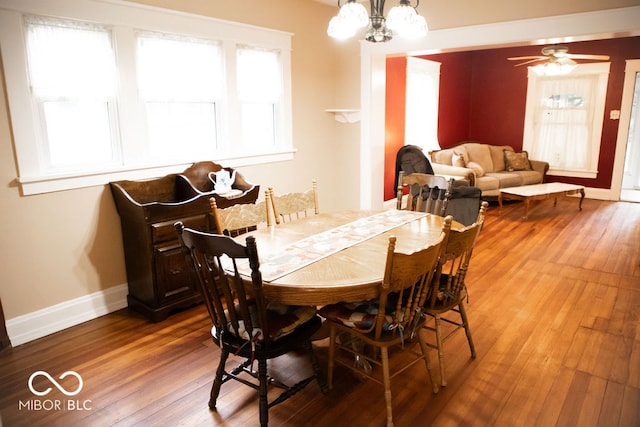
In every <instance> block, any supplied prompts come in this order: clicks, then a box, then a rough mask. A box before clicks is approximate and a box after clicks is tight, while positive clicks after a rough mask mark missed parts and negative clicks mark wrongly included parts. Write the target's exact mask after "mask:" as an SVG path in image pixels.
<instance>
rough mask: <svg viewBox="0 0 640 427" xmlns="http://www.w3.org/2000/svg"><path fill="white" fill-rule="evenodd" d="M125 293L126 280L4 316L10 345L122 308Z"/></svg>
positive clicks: (126, 290)
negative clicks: (47, 305)
mask: <svg viewBox="0 0 640 427" xmlns="http://www.w3.org/2000/svg"><path fill="white" fill-rule="evenodd" d="M128 292H129V289H128V286H127V284H126V283H125V284H124V285H118V286H114V287H111V288H109V289H105V290H104V291H99V292H94V293H92V294H89V295H85V296H83V297H80V298H76V299H73V300H70V301H65V302H62V303H60V304H56V305H53V306H51V307H47V308H44V309H42V310H38V311H34V312H32V313H28V314H25V315H22V316H18V317H14V318H12V319H7V321H6V325H7V333H8V334H9V339H10V340H11V345H12V346H14V347H15V346H18V345H20V344H24V343H27V342H29V341H33V340H35V339H38V338H42V337H44V336H46V335H49V334H52V333H54V332H58V331H61V330H63V329H66V328H69V327H71V326H75V325H78V324H80V323H83V322H86V321H87V320H91V319H95V318H96V317H100V316H104V315H105V314H108V313H111V312H113V311H116V310H120V309H122V308H125V307H126V306H127V293H128Z"/></svg>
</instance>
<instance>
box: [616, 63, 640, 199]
mask: <svg viewBox="0 0 640 427" xmlns="http://www.w3.org/2000/svg"><path fill="white" fill-rule="evenodd" d="M629 71H630V70H629ZM629 119H630V120H629V135H628V137H627V149H626V154H625V158H624V168H623V169H624V170H623V174H622V189H621V191H620V200H622V201H627V202H638V203H640V72H639V71H636V72H635V79H634V88H633V98H632V101H631V114H630V117H629Z"/></svg>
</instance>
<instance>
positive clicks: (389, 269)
mask: <svg viewBox="0 0 640 427" xmlns="http://www.w3.org/2000/svg"><path fill="white" fill-rule="evenodd" d="M451 221H452V218H451V217H447V218H445V222H444V225H443V229H442V232H441V235H440V239H439V241H438V242H437V243H435V244H433V245H431V246H428V247H425V248H422V249H420V250H417V251H415V252H413V253H410V254H404V253H400V252H396V250H395V246H396V238H395V237H394V236H391V237H390V238H389V246H388V248H387V261H386V266H385V273H384V278H383V280H382V283H381V284H380V287H379V294H378V297H377V298H376V299H375V300H372V301H364V302H361V303H349V304H348V303H339V304H331V305H327V306H324V307H322V308H321V309H320V315H321V316H323V317H324V318H326V319H327V322H328V324H329V337H330V338H329V339H330V343H329V371H328V379H329V388H330V389H331V388H332V386H333V372H334V365H335V363H339V364H340V365H342V366H345V367H347V368H349V369H351V370H353V371H355V372H356V373H357V374H358V375H362V376H364V377H367V378H369V379H371V380H373V381H375V382H377V383H378V384H382V385H383V386H384V396H385V402H386V409H387V426H392V425H393V414H392V412H393V411H392V404H391V379H392V378H394V377H395V376H397V375H399V374H401V373H402V372H405V370H406V369H407V368H409V367H410V366H412V365H413V364H415V363H416V362H419V361H423V362H424V363H425V366H426V368H427V371H428V373H429V377H430V378H431V369H430V367H429V353H428V352H429V350H428V347H427V344H426V342H425V340H424V337H423V335H422V334H420V329H421V328H422V327H423V325H424V321H425V317H424V316H422V315H421V308H420V301H423V300H424V299H425V297H426V295H424V293H425V292H426V290H427V287H428V285H429V283H430V282H431V281H432V279H433V276H434V272H435V268H436V265H437V262H438V259H439V257H440V253H441V251H442V249H443V247H444V244H445V241H446V238H447V235H448V233H449V229H450V228H451ZM338 334H340V336H339V335H338ZM416 339H417V341H418V342H419V343H420V352H418V351H415V350H414V349H413V347H415V346H414V344H415V340H416ZM354 344H356V345H354ZM363 345H364V346H369V347H370V348H371V350H372V351H371V352H366V351H362V350H361V349H362V348H363ZM391 347H395V348H398V350H401V351H402V352H403V353H405V354H406V353H408V355H407V358H406V360H405V361H404V363H403V364H402V367H401V368H400V369H398V370H396V371H395V372H394V373H393V374H392V373H391V372H390V367H389V349H390V348H391ZM336 349H340V350H341V353H342V354H341V355H336ZM365 350H366V348H365ZM409 355H410V356H413V357H408V356H409ZM339 356H341V357H339ZM345 356H346V357H345ZM354 357H356V361H358V360H359V359H360V358H364V359H365V360H366V361H367V362H368V364H373V365H376V366H378V367H381V368H382V372H381V374H380V373H376V372H374V371H375V370H368V369H365V370H362V369H359V367H358V364H354ZM403 360H404V359H403ZM380 377H381V378H380ZM431 384H432V387H433V391H434V393H437V391H438V386H437V384H436V383H435V381H433V380H432V381H431Z"/></svg>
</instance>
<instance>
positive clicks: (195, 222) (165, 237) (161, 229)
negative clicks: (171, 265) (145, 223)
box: [151, 214, 209, 243]
mask: <svg viewBox="0 0 640 427" xmlns="http://www.w3.org/2000/svg"><path fill="white" fill-rule="evenodd" d="M176 221H182V223H183V224H184V226H185V227H189V228H193V229H195V230H202V231H207V230H208V229H209V222H208V219H207V214H202V215H196V216H191V217H188V218H179V219H174V220H171V221H165V222H156V223H155V224H151V239H152V241H153V243H160V242H166V241H170V240H178V232H177V231H176V229H175V227H174V226H173V224H175V223H176Z"/></svg>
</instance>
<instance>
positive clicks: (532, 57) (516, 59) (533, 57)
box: [507, 55, 548, 61]
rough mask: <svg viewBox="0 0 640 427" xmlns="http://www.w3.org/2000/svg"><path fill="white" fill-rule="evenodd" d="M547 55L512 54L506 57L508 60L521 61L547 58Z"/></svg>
mask: <svg viewBox="0 0 640 427" xmlns="http://www.w3.org/2000/svg"><path fill="white" fill-rule="evenodd" d="M547 58H548V57H547V56H540V55H538V56H514V57H512V58H507V59H508V60H509V61H521V60H523V59H547Z"/></svg>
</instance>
